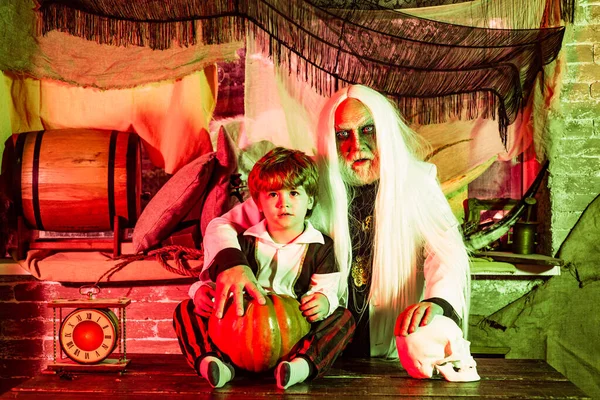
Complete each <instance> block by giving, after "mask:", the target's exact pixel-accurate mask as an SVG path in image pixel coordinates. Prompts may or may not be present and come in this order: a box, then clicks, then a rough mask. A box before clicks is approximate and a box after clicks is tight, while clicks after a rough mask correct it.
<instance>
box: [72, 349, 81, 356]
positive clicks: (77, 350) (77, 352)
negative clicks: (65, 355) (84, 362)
mask: <svg viewBox="0 0 600 400" xmlns="http://www.w3.org/2000/svg"><path fill="white" fill-rule="evenodd" d="M79 353H81V350H79V349H75V351H74V352H73V354H74V355H75V357H79Z"/></svg>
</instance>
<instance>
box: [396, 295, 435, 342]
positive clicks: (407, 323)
mask: <svg viewBox="0 0 600 400" xmlns="http://www.w3.org/2000/svg"><path fill="white" fill-rule="evenodd" d="M443 314H444V310H443V309H442V307H440V306H438V305H437V304H435V303H429V302H426V301H424V302H421V303H417V304H413V305H412V306H408V307H406V309H405V310H404V311H402V313H400V315H399V316H398V319H397V320H396V328H395V329H394V335H396V336H408V335H409V334H411V333H413V332H414V331H415V330H416V329H417V327H419V326H425V325H427V324H429V323H430V322H431V321H432V320H433V317H434V316H436V315H443Z"/></svg>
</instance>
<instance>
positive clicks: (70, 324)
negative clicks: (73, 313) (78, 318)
mask: <svg viewBox="0 0 600 400" xmlns="http://www.w3.org/2000/svg"><path fill="white" fill-rule="evenodd" d="M67 325H69V326H70V327H71V328H75V325H73V324H72V323H70V322H69V323H68V324H67Z"/></svg>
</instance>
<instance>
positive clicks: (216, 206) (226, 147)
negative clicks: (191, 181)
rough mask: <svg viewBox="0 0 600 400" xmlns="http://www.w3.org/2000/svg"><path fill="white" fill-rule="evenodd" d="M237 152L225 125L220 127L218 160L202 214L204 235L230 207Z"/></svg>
mask: <svg viewBox="0 0 600 400" xmlns="http://www.w3.org/2000/svg"><path fill="white" fill-rule="evenodd" d="M236 160H237V159H236V154H235V150H234V145H233V141H232V140H231V137H230V136H229V135H228V134H227V131H226V130H225V127H223V126H221V127H220V128H219V134H218V136H217V152H216V162H215V168H214V171H213V177H212V179H211V180H210V184H209V191H208V194H207V195H206V200H205V201H204V205H203V207H202V214H201V216H200V232H201V234H202V237H204V232H205V230H206V226H207V225H208V223H209V222H210V221H212V220H213V219H214V218H216V217H220V216H221V215H223V214H225V213H226V212H227V211H229V208H230V204H231V203H230V198H231V195H230V192H231V190H230V185H229V180H230V177H231V174H232V173H233V172H234V171H235V170H236V169H237V161H236Z"/></svg>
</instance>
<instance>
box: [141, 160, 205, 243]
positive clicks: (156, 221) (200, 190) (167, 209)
mask: <svg viewBox="0 0 600 400" xmlns="http://www.w3.org/2000/svg"><path fill="white" fill-rule="evenodd" d="M216 156H217V153H215V152H210V153H207V154H204V155H202V156H200V157H198V158H196V159H195V160H194V161H191V162H190V163H188V164H187V165H186V166H184V167H183V168H181V169H180V170H179V171H177V172H176V173H175V175H173V176H172V177H171V179H169V180H168V181H167V183H165V184H164V185H163V187H162V188H160V190H159V191H158V192H157V193H156V195H154V197H153V198H152V200H150V202H149V203H148V205H147V206H146V208H144V211H142V214H141V215H140V218H139V219H138V221H137V223H136V224H135V227H134V229H133V236H132V242H133V249H134V251H135V253H136V254H137V253H139V252H141V251H146V250H148V249H150V248H152V247H154V246H156V245H158V244H159V243H160V242H161V241H162V240H164V239H165V238H167V237H168V236H169V235H170V234H171V233H172V232H173V229H174V228H175V226H176V225H177V224H178V223H179V222H180V221H181V220H182V219H183V218H184V217H185V216H186V215H187V214H188V213H189V212H190V210H191V209H192V207H193V206H194V205H195V204H198V202H199V201H200V200H201V199H202V197H203V196H204V195H205V194H206V188H207V185H208V182H209V180H210V178H211V176H212V174H213V169H214V167H215V161H216Z"/></svg>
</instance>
